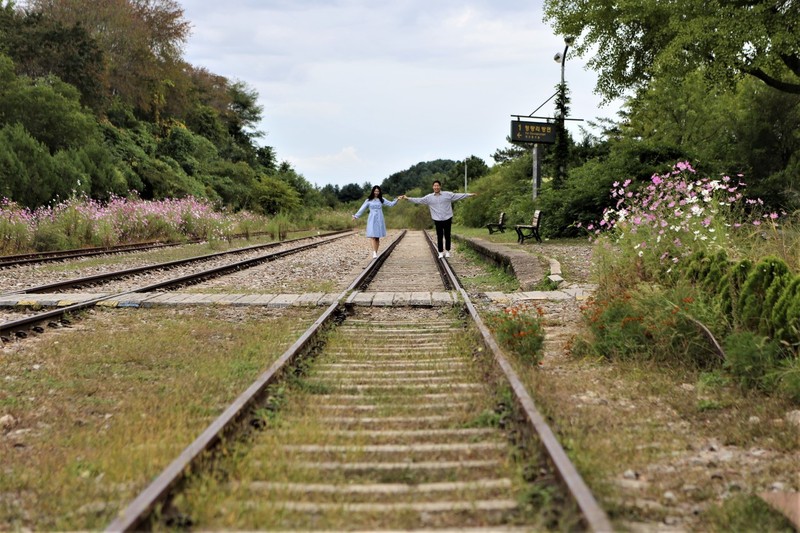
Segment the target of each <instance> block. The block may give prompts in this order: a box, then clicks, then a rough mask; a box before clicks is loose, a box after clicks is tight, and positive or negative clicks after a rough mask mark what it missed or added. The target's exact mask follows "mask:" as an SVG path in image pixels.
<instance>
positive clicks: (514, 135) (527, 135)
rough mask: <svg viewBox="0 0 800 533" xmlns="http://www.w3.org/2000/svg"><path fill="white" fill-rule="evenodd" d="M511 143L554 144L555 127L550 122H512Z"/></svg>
mask: <svg viewBox="0 0 800 533" xmlns="http://www.w3.org/2000/svg"><path fill="white" fill-rule="evenodd" d="M511 141H512V142H518V143H542V144H553V143H555V142H556V125H555V124H553V123H550V122H528V121H524V120H512V121H511Z"/></svg>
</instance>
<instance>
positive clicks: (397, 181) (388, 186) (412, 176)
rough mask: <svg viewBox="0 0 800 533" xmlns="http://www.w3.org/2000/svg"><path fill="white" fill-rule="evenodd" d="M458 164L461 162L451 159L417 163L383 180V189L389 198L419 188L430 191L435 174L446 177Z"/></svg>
mask: <svg viewBox="0 0 800 533" xmlns="http://www.w3.org/2000/svg"><path fill="white" fill-rule="evenodd" d="M458 164H460V162H458V161H453V160H451V159H437V160H436V161H427V162H424V163H417V164H416V165H414V166H412V167H410V168H409V169H408V170H403V171H400V172H395V173H394V174H392V175H391V176H389V177H388V178H386V179H385V180H383V182H382V183H381V189H382V190H383V193H384V194H387V195H389V196H397V195H398V194H403V193H404V192H406V191H410V190H411V189H415V188H417V187H421V188H423V189H428V188H430V185H431V182H432V181H433V180H434V179H436V178H432V176H433V175H434V174H444V175H446V174H448V173H449V172H450V171H451V170H452V168H453V167H454V166H455V165H458Z"/></svg>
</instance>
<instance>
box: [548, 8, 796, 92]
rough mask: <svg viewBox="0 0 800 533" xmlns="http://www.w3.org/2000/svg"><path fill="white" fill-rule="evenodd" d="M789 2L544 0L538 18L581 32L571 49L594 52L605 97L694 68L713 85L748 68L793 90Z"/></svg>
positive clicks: (565, 31)
mask: <svg viewBox="0 0 800 533" xmlns="http://www.w3.org/2000/svg"><path fill="white" fill-rule="evenodd" d="M793 7H794V6H791V5H786V6H784V7H777V6H775V5H772V6H770V5H764V6H760V5H759V6H757V7H755V6H752V5H751V4H747V3H744V4H741V3H735V2H734V3H731V2H722V1H719V0H714V1H710V2H706V1H704V2H699V1H695V2H682V3H680V4H673V3H663V2H635V3H624V4H620V3H617V2H599V3H598V2H592V3H587V2H581V1H578V0H547V1H546V2H545V20H547V21H549V22H551V23H552V25H553V29H554V32H555V33H556V34H558V35H578V36H581V37H582V39H581V40H580V41H578V42H576V43H575V45H574V46H575V49H576V51H577V52H578V54H584V53H590V52H591V53H592V54H594V55H593V57H592V58H591V59H590V60H589V62H588V65H589V68H591V69H593V70H596V71H598V74H599V79H598V83H597V89H598V90H599V91H600V92H601V93H602V94H603V95H604V96H606V97H607V98H609V99H613V98H616V97H618V96H621V95H622V94H623V93H624V92H626V91H627V90H632V91H633V92H635V91H636V90H637V89H639V88H641V87H642V86H644V85H645V84H646V83H647V82H648V81H649V80H651V79H652V78H653V77H655V76H659V75H660V76H663V77H666V78H670V79H680V78H682V77H684V76H685V75H686V74H687V73H689V72H692V71H694V70H703V71H704V73H705V75H706V77H707V78H708V79H710V80H714V81H715V82H716V83H717V84H718V85H720V86H725V85H726V84H728V83H730V82H731V81H732V80H734V79H736V78H738V77H741V76H743V75H746V74H750V75H752V76H754V77H757V78H758V79H760V80H761V81H763V82H765V83H767V84H768V85H772V86H775V87H779V88H781V89H782V90H784V91H786V92H798V91H800V82H798V75H799V73H798V67H797V65H798V64H800V56H798V49H800V48H799V47H798V39H800V38H798V33H797V31H796V30H797V27H798V24H800V15H799V14H798V12H797V10H796V9H793ZM743 50H745V51H746V53H743V52H742V51H743Z"/></svg>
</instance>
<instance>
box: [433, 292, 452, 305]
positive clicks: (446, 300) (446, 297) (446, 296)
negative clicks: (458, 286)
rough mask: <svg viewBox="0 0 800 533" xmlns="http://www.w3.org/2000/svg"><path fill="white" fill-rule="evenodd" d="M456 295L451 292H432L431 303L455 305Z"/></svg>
mask: <svg viewBox="0 0 800 533" xmlns="http://www.w3.org/2000/svg"><path fill="white" fill-rule="evenodd" d="M453 297H454V295H453V294H451V293H449V292H444V291H442V292H432V293H431V304H433V305H434V306H437V307H442V306H447V305H453V303H454V301H453Z"/></svg>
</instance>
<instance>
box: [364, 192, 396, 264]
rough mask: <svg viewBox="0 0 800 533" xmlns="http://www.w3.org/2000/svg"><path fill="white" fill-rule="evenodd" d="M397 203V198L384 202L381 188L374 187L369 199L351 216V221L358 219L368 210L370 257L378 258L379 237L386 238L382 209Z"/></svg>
mask: <svg viewBox="0 0 800 533" xmlns="http://www.w3.org/2000/svg"><path fill="white" fill-rule="evenodd" d="M396 203H397V198H395V199H394V200H391V201H389V200H384V199H383V192H382V191H381V188H380V187H378V186H377V185H375V186H374V187H373V188H372V192H371V193H369V198H367V199H366V200H364V203H363V204H362V205H361V209H359V210H358V213H356V214H355V215H353V220H355V219H357V218H358V217H360V216H361V215H362V214H363V213H364V211H365V210H366V209H367V208H369V217H367V238H368V239H370V240H371V241H372V257H373V258H375V257H378V246H379V245H380V242H381V237H386V221H385V220H384V219H383V207H384V206H386V207H392V206H393V205H394V204H396Z"/></svg>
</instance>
